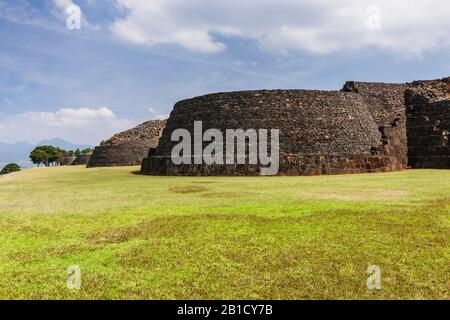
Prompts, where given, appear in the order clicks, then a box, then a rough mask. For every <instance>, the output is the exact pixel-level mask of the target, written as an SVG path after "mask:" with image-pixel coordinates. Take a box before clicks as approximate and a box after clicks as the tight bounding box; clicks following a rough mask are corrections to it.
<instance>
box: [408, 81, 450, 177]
mask: <svg viewBox="0 0 450 320" xmlns="http://www.w3.org/2000/svg"><path fill="white" fill-rule="evenodd" d="M406 108H407V131H408V158H409V165H410V166H411V167H412V168H436V169H450V144H449V132H450V77H449V78H445V79H442V80H435V81H416V82H413V83H412V84H411V85H410V86H409V88H408V90H406Z"/></svg>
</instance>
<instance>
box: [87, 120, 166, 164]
mask: <svg viewBox="0 0 450 320" xmlns="http://www.w3.org/2000/svg"><path fill="white" fill-rule="evenodd" d="M164 127H165V121H164V120H153V121H147V122H145V123H143V124H141V125H139V126H137V127H136V128H133V129H130V130H127V131H124V132H121V133H119V134H116V135H114V136H113V137H112V138H111V139H109V140H107V141H104V142H103V143H102V144H101V145H100V146H98V147H96V148H95V149H94V152H93V154H92V156H91V157H90V160H89V162H88V167H89V168H93V167H115V166H138V165H141V164H142V161H143V159H144V158H145V157H146V156H147V155H148V152H149V150H150V149H151V148H156V147H157V146H158V141H159V137H160V136H161V133H162V130H163V128H164Z"/></svg>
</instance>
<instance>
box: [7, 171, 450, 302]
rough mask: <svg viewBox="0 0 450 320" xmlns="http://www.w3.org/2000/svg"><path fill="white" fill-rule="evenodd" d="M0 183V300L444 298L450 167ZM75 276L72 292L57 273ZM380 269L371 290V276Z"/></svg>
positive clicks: (51, 176)
mask: <svg viewBox="0 0 450 320" xmlns="http://www.w3.org/2000/svg"><path fill="white" fill-rule="evenodd" d="M137 169H138V168H108V169H85V168H82V167H65V168H50V169H31V170H25V171H23V172H19V173H15V174H12V175H9V176H3V177H2V178H0V230H1V231H0V298H2V299H10V298H14V299H97V298H101V299H448V298H449V288H450V279H449V274H450V272H449V271H450V269H449V262H450V255H449V253H450V252H449V239H450V237H449V236H450V214H449V212H450V171H449V170H447V171H445V170H441V171H439V170H418V171H404V172H398V173H387V174H365V175H345V176H327V177H149V176H139V175H135V174H133V171H135V170H137ZM70 265H79V266H80V267H81V269H82V288H81V290H68V289H67V286H66V279H67V268H68V267H69V266H70ZM370 265H378V266H379V267H380V268H381V270H382V289H381V290H375V291H373V290H368V289H367V286H366V281H367V277H368V274H367V273H366V270H367V268H368V267H369V266H370Z"/></svg>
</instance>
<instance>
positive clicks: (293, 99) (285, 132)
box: [141, 90, 404, 175]
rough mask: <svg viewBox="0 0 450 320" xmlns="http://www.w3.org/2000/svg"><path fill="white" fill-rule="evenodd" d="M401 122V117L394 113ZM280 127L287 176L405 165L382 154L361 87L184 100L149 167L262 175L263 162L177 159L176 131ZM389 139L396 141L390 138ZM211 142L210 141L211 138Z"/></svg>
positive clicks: (150, 170)
mask: <svg viewBox="0 0 450 320" xmlns="http://www.w3.org/2000/svg"><path fill="white" fill-rule="evenodd" d="M393 120H394V119H393ZM194 121H202V123H203V130H204V131H205V130H207V129H212V128H214V129H219V130H221V131H222V132H223V133H224V135H225V130H226V129H244V130H246V129H278V130H280V170H279V174H280V175H315V174H339V173H360V172H380V171H393V170H400V169H402V168H403V167H404V166H403V161H402V159H399V157H398V155H397V154H393V153H392V154H390V153H386V152H383V148H384V142H385V141H384V140H386V137H385V136H383V134H382V132H381V131H380V129H379V124H378V123H377V121H375V120H374V116H373V115H372V113H371V110H370V108H369V107H368V104H367V102H366V101H365V99H364V98H363V96H361V95H360V94H358V93H354V92H337V91H336V92H329V91H310V90H262V91H243V92H231V93H218V94H212V95H206V96H203V97H197V98H194V99H189V100H184V101H181V102H179V103H177V104H176V105H175V107H174V109H173V111H172V113H171V115H170V117H169V120H168V121H167V126H166V128H165V129H164V132H163V135H162V137H161V139H160V143H159V146H158V148H157V149H156V150H152V152H151V153H150V156H149V157H148V158H147V159H146V160H144V162H143V165H142V170H141V171H142V173H144V174H155V175H172V174H174V175H259V173H260V169H261V167H260V166H258V165H211V166H208V165H174V164H173V163H172V161H171V157H170V156H171V150H172V148H173V147H174V145H175V144H176V143H177V142H172V141H171V136H172V133H173V131H174V130H176V129H179V128H184V129H187V130H189V131H190V132H191V134H192V136H193V124H194ZM388 143H389V141H388ZM206 144H207V143H206Z"/></svg>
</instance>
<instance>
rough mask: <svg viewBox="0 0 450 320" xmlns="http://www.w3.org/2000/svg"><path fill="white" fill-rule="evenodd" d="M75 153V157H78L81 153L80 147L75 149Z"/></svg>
mask: <svg viewBox="0 0 450 320" xmlns="http://www.w3.org/2000/svg"><path fill="white" fill-rule="evenodd" d="M73 154H74V155H75V157H78V156H79V155H81V151H80V149H77V150H75V152H74V153H73Z"/></svg>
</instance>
